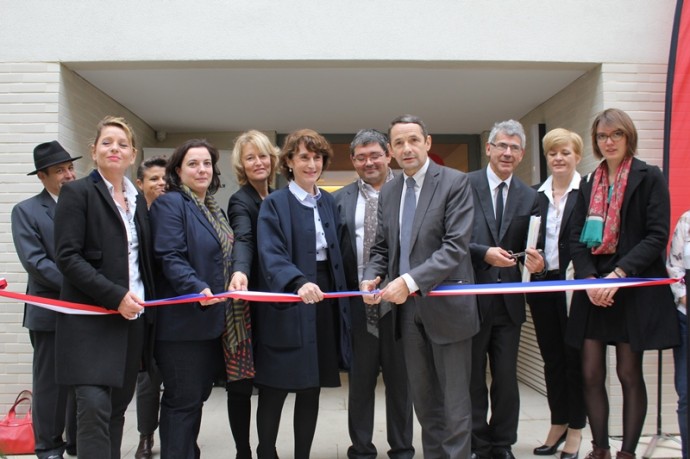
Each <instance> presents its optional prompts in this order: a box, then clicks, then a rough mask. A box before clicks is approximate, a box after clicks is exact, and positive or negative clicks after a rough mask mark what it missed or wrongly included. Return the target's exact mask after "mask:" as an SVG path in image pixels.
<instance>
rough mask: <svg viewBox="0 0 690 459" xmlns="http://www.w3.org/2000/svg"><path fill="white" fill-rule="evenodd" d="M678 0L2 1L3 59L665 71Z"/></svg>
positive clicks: (0, 54)
mask: <svg viewBox="0 0 690 459" xmlns="http://www.w3.org/2000/svg"><path fill="white" fill-rule="evenodd" d="M675 3H676V2H675V1H674V0H653V1H652V0H609V1H606V2H601V1H598V0H563V1H558V2H552V1H548V0H503V1H501V2H500V3H493V2H489V3H487V2H478V1H472V0H458V1H448V0H430V1H427V2H424V3H420V2H418V1H413V0H379V1H375V2H371V1H367V0H353V1H348V2H342V1H337V0H325V1H320V2H315V1H311V2H309V1H304V2H299V3H295V2H275V1H270V0H254V1H233V2H225V1H222V0H204V1H202V2H194V3H192V2H187V1H184V0H170V1H161V0H158V1H150V2H139V1H136V0H123V1H121V2H118V3H117V4H116V5H109V6H108V7H103V6H100V5H98V4H92V3H88V2H82V1H79V0H65V1H61V2H57V3H56V2H53V3H51V4H50V7H49V8H46V3H45V2H44V1H41V0H6V1H4V2H3V5H2V7H3V8H2V9H3V11H2V16H3V21H2V27H0V43H2V44H3V46H2V47H1V48H0V61H17V62H23V61H61V62H71V61H74V62H90V61H93V62H102V61H166V60H167V61H187V60H191V61H204V60H208V61H215V60H228V59H231V60H258V61H262V60H306V61H313V60H327V61H330V60H336V61H337V60H344V61H347V60H365V61H366V60H383V61H387V60H413V61H417V60H421V61H424V60H442V61H443V60H448V61H497V62H501V61H516V62H519V61H538V62H539V61H543V62H592V63H596V62H654V63H663V62H665V61H666V59H667V58H668V55H667V53H666V52H664V53H663V54H659V52H658V50H659V49H664V50H666V49H668V46H667V43H668V42H669V37H670V33H671V30H670V27H668V25H669V23H670V20H671V18H672V17H673V11H674V6H675ZM641 18H642V19H641ZM602 38H603V39H602ZM640 38H643V39H640Z"/></svg>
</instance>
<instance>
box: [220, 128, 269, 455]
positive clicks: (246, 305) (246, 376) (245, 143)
mask: <svg viewBox="0 0 690 459" xmlns="http://www.w3.org/2000/svg"><path fill="white" fill-rule="evenodd" d="M232 165H233V168H234V170H235V176H236V177H237V182H238V183H239V184H240V189H239V190H237V192H235V194H233V195H232V196H231V197H230V201H229V203H228V219H229V221H230V226H232V229H233V231H234V232H235V245H234V247H233V249H232V266H233V273H232V278H231V281H230V290H253V291H261V290H265V287H264V285H265V283H264V282H263V276H262V274H261V268H260V267H259V256H258V249H257V242H256V232H257V228H256V227H257V220H258V218H259V208H260V207H261V203H262V202H263V200H264V199H265V198H266V197H267V196H268V194H269V193H271V192H272V191H273V189H272V188H271V184H272V183H273V181H274V179H275V175H276V167H277V165H278V149H277V148H276V147H275V146H273V144H272V143H271V141H270V140H269V139H268V137H266V135H265V134H263V133H261V132H259V131H255V130H251V131H247V132H245V133H243V134H242V135H240V136H239V137H238V138H237V140H235V147H234V149H233V152H232ZM235 303H236V304H238V305H241V311H242V315H243V317H244V324H245V327H246V331H247V333H248V334H249V336H250V340H249V341H248V342H246V344H245V345H243V346H240V347H232V346H231V345H230V343H229V342H228V341H227V340H224V341H223V344H224V347H223V350H224V353H225V370H226V375H227V385H226V389H227V393H228V419H229V420H230V429H231V430H232V435H233V438H234V439H235V447H236V449H237V459H249V458H251V457H252V452H251V446H250V443H249V431H250V421H251V396H252V392H253V389H254V373H255V372H254V353H253V349H252V341H251V336H252V334H253V333H255V330H256V327H257V323H256V321H255V320H254V319H255V314H253V313H252V310H253V309H254V305H253V304H252V303H250V302H248V301H241V300H237V301H235ZM258 307H260V306H258Z"/></svg>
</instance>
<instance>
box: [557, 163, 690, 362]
mask: <svg viewBox="0 0 690 459" xmlns="http://www.w3.org/2000/svg"><path fill="white" fill-rule="evenodd" d="M593 176H594V174H593V173H592V174H590V175H589V176H587V177H583V179H582V182H580V195H579V199H578V200H577V204H576V206H575V209H574V211H573V216H572V222H573V223H572V224H573V229H572V232H571V235H570V251H571V253H572V257H573V265H574V266H575V277H576V278H577V279H584V278H587V277H589V276H595V277H600V276H606V275H608V274H609V273H610V272H611V271H612V270H613V268H615V267H616V266H618V267H620V268H621V269H622V270H623V271H625V273H626V274H627V275H628V276H629V277H667V276H668V274H667V272H666V265H665V261H664V260H665V254H666V244H667V243H668V238H669V232H670V222H669V220H670V215H671V206H670V198H669V192H668V185H667V183H666V180H665V179H664V176H663V175H662V173H661V171H660V170H659V168H658V167H655V166H650V165H648V164H646V163H645V162H643V161H640V160H639V159H633V162H632V165H631V168H630V174H629V175H628V185H627V187H626V189H625V196H624V198H623V207H622V208H621V216H620V234H619V237H618V247H617V249H616V253H615V254H613V255H592V251H591V249H589V248H587V246H586V245H585V244H583V243H581V242H580V234H581V233H582V227H583V226H584V222H585V218H586V217H587V211H588V209H589V202H590V198H591V196H592V178H593ZM614 301H615V303H616V304H623V305H625V308H626V312H627V314H626V318H627V319H628V322H627V323H628V327H627V329H628V334H629V339H630V346H631V347H632V350H633V351H636V352H637V351H642V350H646V349H663V348H668V347H673V346H676V345H677V344H678V342H679V335H678V321H677V317H676V309H675V302H674V300H673V295H672V293H671V288H670V287H669V286H668V285H658V286H653V287H642V288H623V289H620V290H618V292H617V293H616V295H615V296H614ZM593 307H596V306H592V304H591V303H590V302H589V298H588V297H587V293H586V292H585V291H576V292H574V293H573V302H572V306H571V309H570V319H569V321H568V329H567V334H566V338H567V342H568V344H570V345H571V346H574V347H576V348H580V347H581V346H582V340H583V339H584V336H585V332H586V328H587V319H588V315H589V311H590V308H593Z"/></svg>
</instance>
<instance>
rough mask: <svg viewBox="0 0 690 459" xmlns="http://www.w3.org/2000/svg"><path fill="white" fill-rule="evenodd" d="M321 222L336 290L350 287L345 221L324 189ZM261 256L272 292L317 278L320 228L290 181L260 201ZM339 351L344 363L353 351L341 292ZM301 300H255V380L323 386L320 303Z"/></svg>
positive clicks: (290, 385)
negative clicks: (318, 341) (318, 330)
mask: <svg viewBox="0 0 690 459" xmlns="http://www.w3.org/2000/svg"><path fill="white" fill-rule="evenodd" d="M318 208H319V215H320V217H321V224H322V225H323V229H324V232H325V235H326V241H327V243H328V261H329V266H330V268H331V275H332V278H333V280H334V285H335V288H336V290H337V291H345V290H346V289H347V285H346V281H345V274H344V270H345V266H344V265H343V258H342V255H341V252H340V246H339V240H340V238H341V237H343V233H342V225H341V224H340V218H339V216H338V211H337V209H336V207H335V203H334V201H333V197H332V196H331V195H330V194H328V193H327V192H325V191H323V190H322V191H321V199H319V201H318ZM258 243H259V258H260V259H261V267H262V269H263V274H264V278H265V280H266V282H267V285H268V286H269V288H270V290H271V291H273V292H281V293H295V292H296V291H297V290H298V289H299V287H301V285H303V284H304V283H306V282H314V283H316V280H317V279H316V275H317V263H316V229H315V226H314V211H313V209H311V208H309V207H306V206H303V205H302V204H300V203H299V202H298V200H297V198H295V197H294V196H293V195H292V193H291V192H290V190H289V189H288V188H287V187H285V188H283V189H280V190H278V191H275V192H273V193H271V194H270V195H269V196H268V197H267V198H266V199H265V200H264V203H263V205H262V206H261V210H260V211H259V223H258ZM337 301H338V309H339V313H340V314H339V326H340V330H339V335H340V343H339V346H338V348H339V351H340V362H339V365H340V367H341V368H342V369H345V370H346V369H349V366H350V359H351V357H352V344H351V337H350V314H349V301H348V300H347V298H339V299H338V300H337ZM317 307H319V305H318V304H317V305H313V304H305V303H302V302H298V303H261V304H259V305H257V306H256V315H257V322H258V323H259V324H260V328H259V329H258V331H257V334H256V337H257V338H256V343H255V345H256V353H255V366H256V377H255V381H256V382H257V383H258V384H265V385H268V386H271V387H280V388H284V389H304V388H309V387H318V386H319V368H318V356H317V346H316V327H315V321H316V308H317Z"/></svg>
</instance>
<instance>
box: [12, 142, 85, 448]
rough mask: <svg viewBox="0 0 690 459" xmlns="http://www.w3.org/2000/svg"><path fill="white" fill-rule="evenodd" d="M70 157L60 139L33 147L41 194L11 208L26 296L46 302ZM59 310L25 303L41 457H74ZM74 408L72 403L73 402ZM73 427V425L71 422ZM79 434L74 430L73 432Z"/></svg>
mask: <svg viewBox="0 0 690 459" xmlns="http://www.w3.org/2000/svg"><path fill="white" fill-rule="evenodd" d="M79 158H81V156H77V157H72V156H70V154H69V153H67V151H65V149H64V148H62V146H61V145H60V144H59V143H58V141H57V140H53V141H52V142H46V143H42V144H40V145H38V146H37V147H36V148H34V166H35V167H36V170H34V171H32V172H29V174H28V175H37V176H38V178H39V180H40V181H41V183H43V191H41V192H40V193H39V194H37V195H36V196H33V197H31V198H29V199H27V200H25V201H22V202H20V203H19V204H17V205H16V206H14V208H13V209H12V238H13V239H14V246H15V248H16V250H17V255H18V256H19V261H21V263H22V266H23V267H24V269H25V270H26V272H27V273H28V275H29V278H28V281H27V289H26V293H27V294H29V295H36V296H41V297H46V298H55V299H57V298H59V297H60V288H61V285H62V274H60V271H58V269H57V267H56V266H55V262H54V258H55V248H54V242H53V214H54V212H55V205H56V203H57V200H58V196H59V194H60V188H61V187H62V185H63V184H65V183H67V182H71V181H72V180H74V179H75V178H76V175H75V173H74V164H73V162H74V161H75V160H77V159H79ZM57 314H58V313H57V312H53V311H50V310H48V309H43V308H40V307H38V306H34V305H31V304H26V305H25V307H24V323H23V325H24V326H25V327H26V328H28V329H29V337H30V339H31V344H32V345H33V348H34V358H33V406H32V415H33V424H34V437H35V440H36V451H35V452H36V455H37V456H38V457H39V459H44V458H45V459H55V458H62V455H63V453H64V452H65V448H66V447H67V448H68V451H69V453H74V452H75V451H74V450H73V448H75V447H76V438H73V439H69V438H68V442H69V443H70V444H69V445H67V444H66V443H65V442H64V441H63V439H62V434H63V431H64V430H65V422H66V419H67V418H68V416H67V412H68V411H69V412H70V413H69V417H70V418H74V416H75V413H74V412H73V410H72V409H70V410H68V409H67V406H68V403H67V398H68V389H67V387H66V386H60V385H58V384H56V382H55V320H56V317H57ZM70 405H71V404H70ZM67 423H68V424H70V425H71V426H76V422H75V421H70V420H67ZM69 430H70V429H68V437H69V436H70V434H72V432H73V433H74V434H76V430H73V431H72V432H69Z"/></svg>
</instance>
